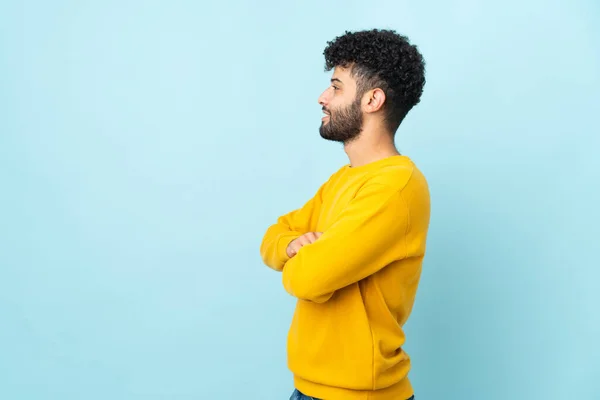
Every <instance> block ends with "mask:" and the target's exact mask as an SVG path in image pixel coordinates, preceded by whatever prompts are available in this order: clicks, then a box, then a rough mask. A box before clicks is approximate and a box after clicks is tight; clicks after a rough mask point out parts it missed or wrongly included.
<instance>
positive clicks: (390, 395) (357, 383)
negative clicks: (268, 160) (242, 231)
mask: <svg viewBox="0 0 600 400" xmlns="http://www.w3.org/2000/svg"><path fill="white" fill-rule="evenodd" d="M429 213H430V203H429V190H428V185H427V182H426V180H425V178H424V176H423V175H422V173H421V172H420V171H419V170H418V169H417V167H416V166H415V165H414V163H413V162H412V161H411V160H410V159H409V158H408V157H406V156H402V155H398V156H392V157H388V158H385V159H382V160H379V161H375V162H372V163H370V164H367V165H363V166H359V167H351V166H349V165H345V166H343V167H342V168H340V169H339V170H338V171H337V172H335V173H334V174H333V175H331V177H330V178H329V180H328V181H327V182H325V183H324V184H323V185H322V186H321V187H320V188H319V190H318V191H317V193H316V194H315V195H314V197H313V198H312V199H310V200H309V201H308V202H307V203H306V204H305V205H304V206H303V207H301V208H299V209H297V210H295V211H292V212H290V213H288V214H286V215H283V216H281V217H279V218H278V220H277V222H276V223H275V224H273V225H271V226H270V227H269V228H268V229H267V232H266V233H265V235H264V238H263V241H262V244H261V248H260V252H261V255H262V259H263V261H264V263H265V264H266V265H267V266H269V267H271V268H273V269H274V270H277V271H283V273H282V276H283V286H284V288H285V290H286V291H287V292H288V293H289V294H291V295H292V296H295V297H296V298H298V301H297V305H296V310H295V313H294V316H293V320H292V324H291V327H290V330H289V333H288V341H287V344H288V367H289V368H290V370H291V371H292V372H293V374H294V384H295V387H296V388H297V389H298V390H300V391H301V392H303V393H304V394H306V395H308V396H313V397H317V398H320V399H326V400H359V399H361V400H367V399H368V400H387V399H389V400H402V399H408V398H409V397H410V396H411V395H413V388H412V386H411V383H410V381H409V378H408V372H409V370H410V358H409V356H408V355H407V353H406V352H405V351H404V350H403V348H402V346H403V345H404V342H405V336H404V331H403V329H402V327H403V325H404V323H405V322H406V320H407V318H408V316H409V314H410V312H411V310H412V307H413V303H414V300H415V294H416V291H417V285H418V282H419V278H420V274H421V265H422V262H423V257H424V254H425V242H426V237H427V230H428V226H429ZM306 232H323V234H322V236H321V237H320V238H319V239H318V240H317V241H316V242H314V243H312V244H309V245H306V246H304V247H302V248H301V249H300V250H299V251H298V253H297V254H296V255H295V256H293V257H292V258H289V257H288V256H287V253H286V248H287V246H288V244H289V243H290V242H291V241H292V240H293V239H295V238H297V237H299V236H301V235H302V234H304V233H306Z"/></svg>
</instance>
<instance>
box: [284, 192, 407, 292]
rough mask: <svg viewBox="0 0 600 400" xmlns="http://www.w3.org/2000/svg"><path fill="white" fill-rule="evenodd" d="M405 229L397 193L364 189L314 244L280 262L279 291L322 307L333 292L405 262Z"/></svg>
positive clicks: (401, 201)
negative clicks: (280, 278)
mask: <svg viewBox="0 0 600 400" xmlns="http://www.w3.org/2000/svg"><path fill="white" fill-rule="evenodd" d="M408 228H409V214H408V207H407V205H406V202H405V200H404V198H403V195H402V192H401V190H399V189H397V188H391V187H389V186H387V185H385V184H381V183H371V184H367V185H365V186H364V187H363V188H362V189H361V190H360V191H359V193H358V194H357V195H356V197H355V198H354V199H353V200H352V201H351V202H350V204H349V205H348V206H347V207H346V208H345V209H344V211H342V212H341V214H340V215H339V217H338V218H337V220H336V221H335V222H334V223H333V224H332V225H331V227H330V228H328V229H327V230H326V231H325V232H324V233H323V235H321V237H320V238H319V239H318V240H317V241H316V242H314V243H312V244H309V245H306V246H303V247H302V248H301V249H300V250H299V251H298V253H297V254H296V255H295V256H294V257H292V258H291V259H289V260H288V261H287V262H286V263H285V268H284V269H283V274H282V275H283V276H282V279H283V286H284V287H285V289H286V291H287V292H288V293H289V294H291V295H292V296H295V297H297V298H299V299H304V300H309V301H313V302H316V303H322V302H325V301H327V300H329V299H330V298H331V296H332V295H333V293H334V292H335V291H336V290H338V289H341V288H343V287H345V286H348V285H350V284H352V283H354V282H358V281H360V280H361V279H363V278H366V277H367V276H369V275H372V274H373V273H375V272H377V271H378V270H380V269H381V268H383V267H385V266H386V265H388V264H390V263H391V262H393V261H395V260H399V259H402V258H405V257H406V253H407V246H406V234H407V231H408Z"/></svg>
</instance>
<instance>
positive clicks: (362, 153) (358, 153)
mask: <svg viewBox="0 0 600 400" xmlns="http://www.w3.org/2000/svg"><path fill="white" fill-rule="evenodd" d="M344 151H345V152H346V155H347V156H348V159H349V160H350V165H351V166H352V167H353V168H355V167H360V166H362V165H366V164H369V163H371V162H374V161H379V160H381V159H384V158H387V157H392V156H397V155H400V152H399V151H398V149H397V148H396V145H395V144H394V139H393V138H392V136H391V135H390V134H389V133H387V132H385V131H383V130H381V129H378V130H367V129H363V131H362V132H361V134H360V135H359V136H358V137H357V138H356V139H355V140H353V141H351V142H348V143H345V144H344Z"/></svg>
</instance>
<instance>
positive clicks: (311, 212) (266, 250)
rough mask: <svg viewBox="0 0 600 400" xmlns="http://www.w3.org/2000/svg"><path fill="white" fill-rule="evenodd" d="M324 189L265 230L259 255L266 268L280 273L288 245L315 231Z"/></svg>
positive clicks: (286, 257)
mask: <svg viewBox="0 0 600 400" xmlns="http://www.w3.org/2000/svg"><path fill="white" fill-rule="evenodd" d="M324 187H325V184H323V185H322V186H321V187H320V188H319V190H318V191H317V193H315V195H314V196H313V197H312V198H311V199H310V200H308V201H307V202H306V203H305V204H304V205H303V206H302V207H301V208H299V209H297V210H294V211H292V212H289V213H287V214H285V215H282V216H280V217H279V218H278V219H277V222H276V223H274V224H273V225H271V226H270V227H269V228H268V229H267V231H266V233H265V235H264V237H263V239H262V243H261V245H260V254H261V257H262V260H263V262H264V263H265V264H266V265H267V266H268V267H270V268H272V269H274V270H276V271H281V270H282V269H283V266H284V265H285V263H286V262H287V261H288V260H289V259H290V258H289V257H288V255H287V252H286V249H287V246H288V244H289V243H290V242H291V241H292V240H294V239H296V238H298V237H299V236H302V235H304V234H305V233H307V232H312V231H314V230H315V229H316V225H317V221H318V218H319V213H320V210H321V204H322V201H323V199H322V195H323V190H324Z"/></svg>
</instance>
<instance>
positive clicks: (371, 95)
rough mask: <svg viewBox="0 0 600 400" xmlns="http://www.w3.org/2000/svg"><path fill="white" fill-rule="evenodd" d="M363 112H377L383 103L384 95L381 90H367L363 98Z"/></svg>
mask: <svg viewBox="0 0 600 400" xmlns="http://www.w3.org/2000/svg"><path fill="white" fill-rule="evenodd" d="M363 100H364V111H365V112H367V113H373V112H376V111H379V110H380V109H381V108H382V107H383V104H384V103H385V93H384V92H383V90H381V89H379V88H377V89H373V90H369V91H368V92H367V93H365V97H364V99H363Z"/></svg>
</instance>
